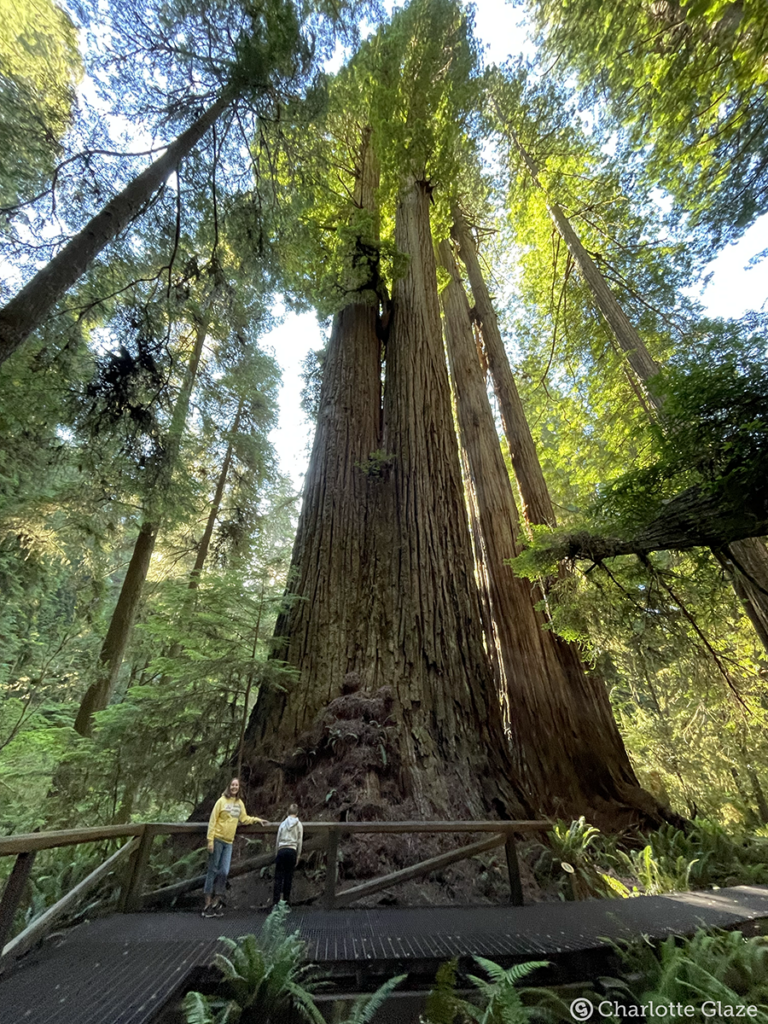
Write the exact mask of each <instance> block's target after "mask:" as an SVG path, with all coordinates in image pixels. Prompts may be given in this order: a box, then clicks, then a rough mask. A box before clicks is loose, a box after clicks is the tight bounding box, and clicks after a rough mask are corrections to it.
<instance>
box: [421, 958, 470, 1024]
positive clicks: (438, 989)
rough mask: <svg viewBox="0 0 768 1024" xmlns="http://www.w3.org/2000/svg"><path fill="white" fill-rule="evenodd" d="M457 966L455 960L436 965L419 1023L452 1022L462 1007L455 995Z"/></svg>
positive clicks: (460, 1001) (447, 1023) (450, 1023)
mask: <svg viewBox="0 0 768 1024" xmlns="http://www.w3.org/2000/svg"><path fill="white" fill-rule="evenodd" d="M457 966H458V961H457V960H448V961H446V962H445V963H444V964H441V965H440V966H439V967H438V969H437V974H436V975H435V984H434V986H433V988H432V989H431V991H430V992H429V995H428V996H427V1001H426V1005H425V1007H424V1014H423V1016H422V1018H421V1024H454V1022H455V1020H456V1015H457V1013H459V1012H460V1009H461V1007H462V1000H460V999H459V997H458V996H457V995H456V968H457Z"/></svg>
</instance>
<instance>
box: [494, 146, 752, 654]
mask: <svg viewBox="0 0 768 1024" xmlns="http://www.w3.org/2000/svg"><path fill="white" fill-rule="evenodd" d="M508 131H509V135H510V138H511V139H512V141H513V143H514V145H515V146H516V148H517V150H518V152H519V153H520V155H521V156H522V158H523V161H524V163H525V165H526V167H527V168H528V172H529V173H530V175H531V177H532V179H533V181H534V183H535V184H536V186H537V187H538V188H539V189H541V191H542V193H543V194H544V196H545V200H546V203H547V209H548V210H549V214H550V216H551V218H552V220H553V222H554V224H555V227H556V228H557V230H558V232H559V234H560V236H561V237H562V239H563V240H564V242H565V243H566V245H567V246H568V249H569V251H570V253H571V255H572V256H573V259H574V261H575V263H576V265H577V267H578V268H579V270H580V272H581V275H582V277H583V278H584V281H585V282H586V284H587V287H588V288H589V290H590V291H591V293H592V296H593V298H594V301H595V305H596V306H597V307H598V309H599V310H600V312H601V313H602V314H603V316H604V317H605V320H606V322H607V323H608V326H609V327H610V329H611V333H612V334H613V337H614V338H615V340H616V343H617V345H618V346H619V348H620V349H621V350H622V351H623V352H624V354H625V355H626V357H627V361H628V362H629V365H630V366H631V367H632V369H633V371H634V372H635V374H636V376H637V378H638V380H639V381H640V382H641V383H642V385H643V386H644V387H645V389H646V393H647V396H648V399H649V401H650V402H651V404H652V405H653V406H654V407H655V409H656V410H657V412H660V413H661V412H662V411H663V410H662V400H661V397H660V396H659V395H658V393H655V392H654V387H653V377H654V376H655V375H656V374H657V373H658V372H659V366H658V364H657V363H656V362H655V360H654V359H653V358H652V356H651V354H650V352H649V351H648V349H647V347H646V345H645V342H644V341H643V339H642V338H641V337H640V335H639V334H638V332H637V331H636V330H635V328H634V326H633V325H632V324H631V323H630V321H629V319H628V318H627V316H626V314H625V313H624V310H623V309H622V307H621V305H620V304H619V302H618V300H617V299H616V297H615V296H614V295H613V293H612V292H611V290H610V288H609V287H608V285H607V283H606V281H605V278H604V277H603V275H602V274H601V273H600V271H599V270H598V268H597V267H596V266H595V264H594V261H593V260H592V258H591V257H590V255H589V253H588V252H587V251H586V249H585V248H584V246H583V245H582V244H581V241H580V240H579V237H578V235H577V234H576V232H575V231H574V229H573V226H572V225H571V223H570V221H569V220H568V218H567V217H566V215H565V214H564V213H563V211H562V209H561V208H560V206H558V204H557V203H555V202H552V201H550V199H549V197H548V196H547V193H546V189H545V188H544V186H543V185H542V184H541V182H540V180H539V176H538V168H537V166H536V163H535V162H534V160H533V158H532V157H531V156H530V154H529V153H528V152H527V150H526V149H525V148H524V147H523V145H522V143H521V142H520V140H519V139H518V137H517V135H516V134H515V132H514V130H513V129H512V128H508ZM715 554H716V557H717V558H718V559H719V560H720V561H721V562H722V558H721V556H720V555H719V554H717V553H715ZM725 555H726V557H727V558H729V559H730V561H731V564H732V565H733V569H734V571H733V572H731V582H732V585H733V589H734V591H735V592H736V595H737V597H738V598H739V599H740V601H741V603H742V605H743V606H744V609H745V611H746V614H747V616H748V618H749V620H750V622H751V623H752V625H753V626H754V628H755V632H756V633H757V636H758V639H759V640H760V642H761V644H762V645H763V648H764V649H765V650H766V651H768V549H766V546H765V543H764V541H763V540H762V539H761V538H759V537H750V538H748V539H747V540H738V541H734V542H733V543H732V544H730V545H729V546H728V549H727V550H726V551H725ZM726 567H727V566H726Z"/></svg>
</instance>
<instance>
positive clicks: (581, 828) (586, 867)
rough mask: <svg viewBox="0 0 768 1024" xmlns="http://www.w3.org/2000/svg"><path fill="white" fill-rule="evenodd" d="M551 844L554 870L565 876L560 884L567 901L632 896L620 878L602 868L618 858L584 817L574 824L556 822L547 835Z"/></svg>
mask: <svg viewBox="0 0 768 1024" xmlns="http://www.w3.org/2000/svg"><path fill="white" fill-rule="evenodd" d="M547 840H548V843H549V846H550V848H551V850H552V855H553V862H552V868H553V869H554V871H555V872H556V871H557V869H558V867H560V868H561V869H562V871H563V872H564V873H565V875H564V876H563V875H561V876H560V880H561V883H564V885H563V890H564V894H565V898H566V899H586V898H588V897H590V896H604V897H616V896H618V897H625V896H629V895H631V893H630V891H629V889H627V887H626V886H625V885H624V884H623V883H622V882H621V881H620V880H619V879H618V878H614V877H612V876H611V875H609V874H608V872H607V870H606V869H605V867H602V868H601V867H600V864H601V863H603V864H605V862H606V860H607V861H608V863H609V864H610V863H611V862H612V861H613V860H614V858H613V856H612V855H611V852H610V851H609V850H607V849H606V844H605V842H604V841H603V837H602V836H601V834H600V830H599V829H597V828H595V827H594V825H588V824H587V822H586V820H585V819H584V817H583V816H582V817H581V818H579V819H578V820H577V821H572V822H570V824H569V823H568V822H565V821H558V822H556V824H555V826H554V827H553V828H552V829H551V830H550V831H549V832H548V833H547Z"/></svg>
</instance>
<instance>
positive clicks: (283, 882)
mask: <svg viewBox="0 0 768 1024" xmlns="http://www.w3.org/2000/svg"><path fill="white" fill-rule="evenodd" d="M295 867H296V851H295V850H294V849H293V847H291V846H283V847H281V849H279V850H278V851H277V857H276V858H275V888H274V889H273V891H272V902H273V903H274V904H275V906H277V904H278V903H279V902H280V900H281V899H284V900H285V902H286V903H290V902H291V884H292V883H293V870H294V868H295Z"/></svg>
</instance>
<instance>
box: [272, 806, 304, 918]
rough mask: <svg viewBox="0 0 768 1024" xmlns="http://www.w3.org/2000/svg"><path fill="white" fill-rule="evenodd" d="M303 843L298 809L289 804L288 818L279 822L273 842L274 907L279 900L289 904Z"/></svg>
mask: <svg viewBox="0 0 768 1024" xmlns="http://www.w3.org/2000/svg"><path fill="white" fill-rule="evenodd" d="M303 841H304V828H303V827H302V824H301V822H300V821H299V808H298V807H297V806H296V804H291V805H290V807H289V808H288V817H287V818H286V819H285V820H284V821H282V822H280V827H279V828H278V830H277V839H276V841H275V855H276V856H275V887H274V889H273V892H272V902H273V904H274V905H275V906H277V904H278V903H279V902H280V900H281V899H283V900H285V902H286V903H290V902H291V884H292V883H293V872H294V869H295V867H296V864H297V862H298V859H299V857H300V856H301V844H302V843H303Z"/></svg>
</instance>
